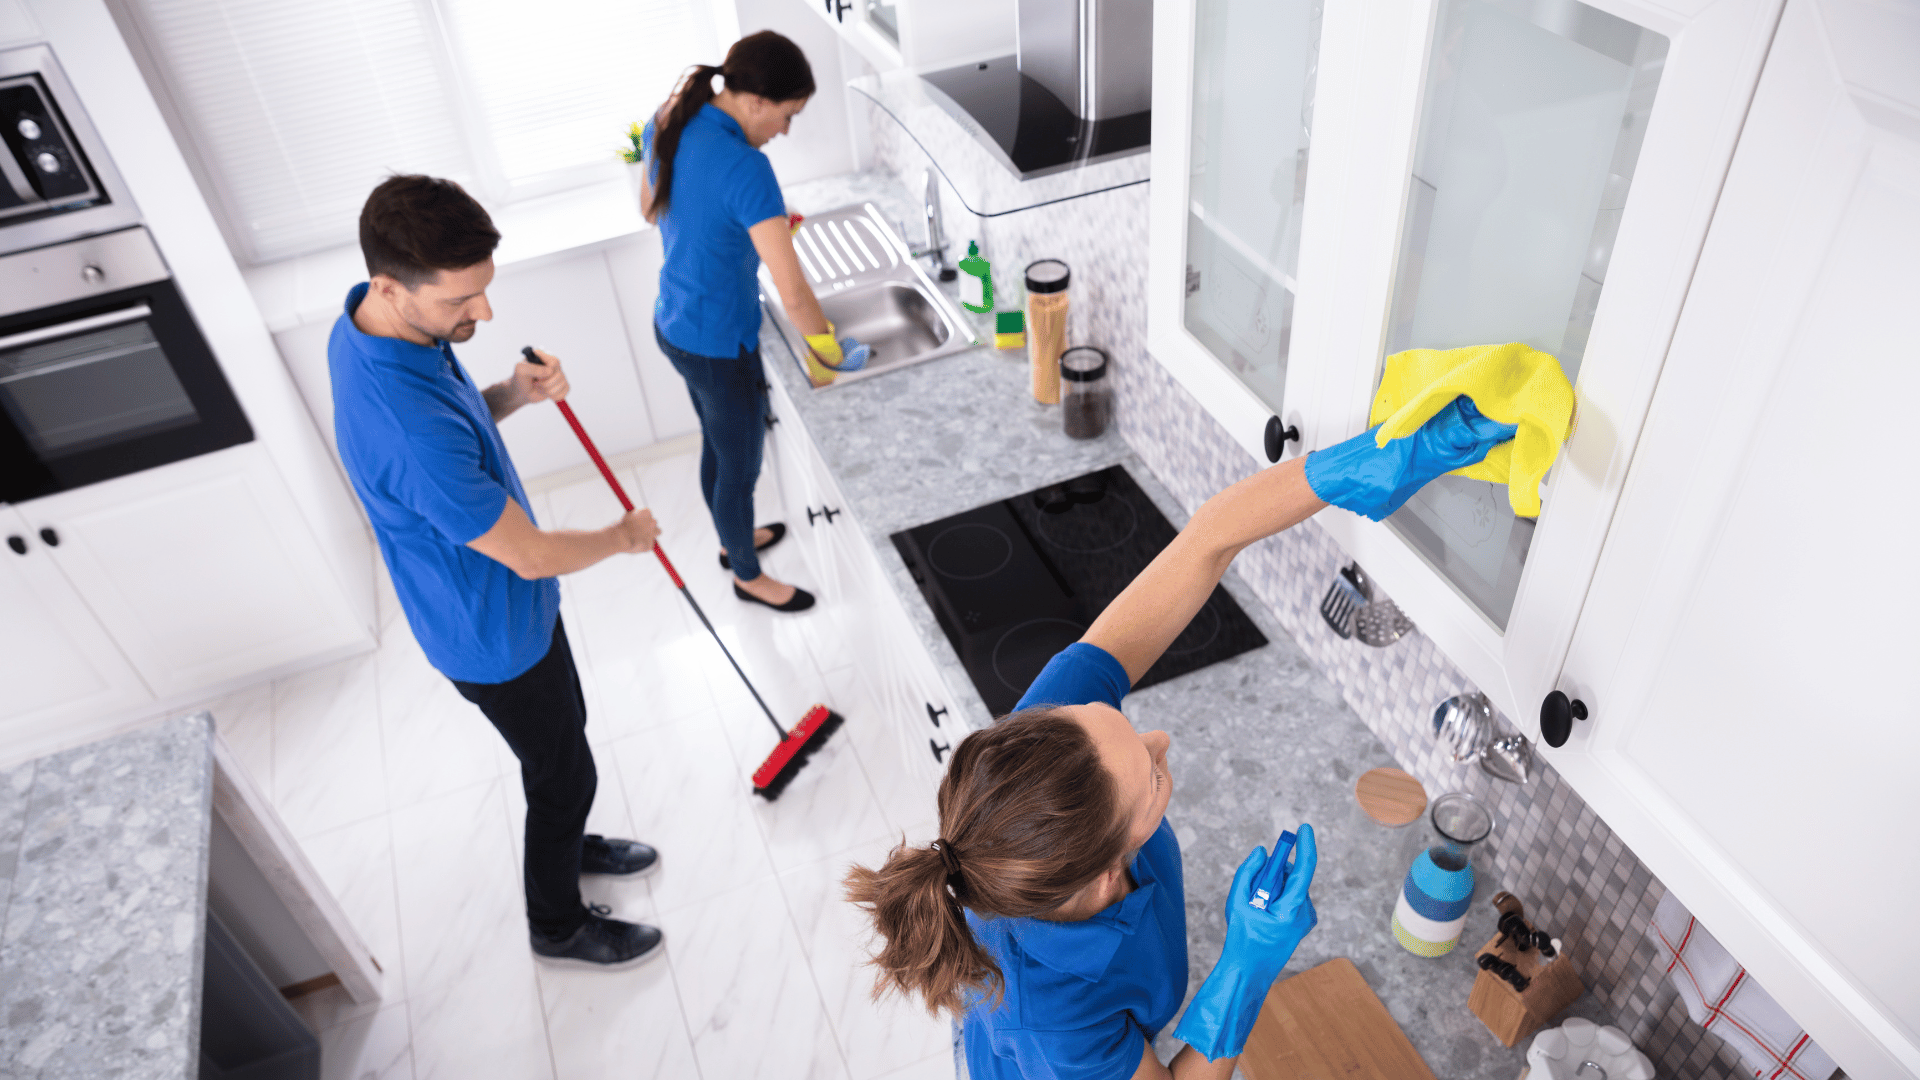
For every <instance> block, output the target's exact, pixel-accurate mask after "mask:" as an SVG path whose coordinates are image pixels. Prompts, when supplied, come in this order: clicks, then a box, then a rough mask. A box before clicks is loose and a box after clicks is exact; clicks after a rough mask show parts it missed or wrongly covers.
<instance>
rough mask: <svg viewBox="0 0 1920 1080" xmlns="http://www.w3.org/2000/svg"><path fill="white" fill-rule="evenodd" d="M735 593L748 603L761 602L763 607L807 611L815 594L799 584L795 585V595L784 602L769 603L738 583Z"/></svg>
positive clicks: (734, 588) (734, 587) (734, 589)
mask: <svg viewBox="0 0 1920 1080" xmlns="http://www.w3.org/2000/svg"><path fill="white" fill-rule="evenodd" d="M733 595H735V596H737V597H739V598H740V599H742V600H745V601H747V602H748V603H752V604H759V605H760V606H761V607H770V608H772V609H773V610H775V611H805V610H807V609H808V608H810V607H812V606H813V594H812V593H810V592H808V591H807V590H805V589H802V588H800V587H798V586H795V587H794V590H793V595H792V596H790V597H788V598H787V602H786V603H784V604H769V603H767V602H766V601H765V600H762V599H760V598H759V597H757V596H755V595H753V594H752V593H750V592H748V591H747V590H745V589H743V588H741V587H740V586H739V584H738V583H736V584H735V585H734V586H733Z"/></svg>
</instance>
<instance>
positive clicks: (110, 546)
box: [16, 444, 370, 699]
mask: <svg viewBox="0 0 1920 1080" xmlns="http://www.w3.org/2000/svg"><path fill="white" fill-rule="evenodd" d="M16 512H17V513H18V514H19V515H20V517H21V518H23V519H24V520H25V522H26V525H27V527H28V529H29V530H31V532H32V533H33V534H34V536H35V537H36V538H39V537H47V538H50V539H49V540H48V541H47V550H46V555H47V556H48V557H49V558H50V559H51V561H52V562H53V563H54V564H55V565H56V566H57V567H58V568H59V570H60V573H61V574H62V575H63V576H64V577H65V579H66V580H67V582H68V583H69V584H70V585H71V587H72V589H73V591H74V592H75V593H77V594H78V595H79V597H80V598H81V599H82V600H83V601H84V602H85V604H86V607H87V609H88V610H89V611H91V612H92V614H93V616H94V617H95V618H96V619H97V620H98V621H99V624H100V625H101V627H103V628H104V630H105V632H106V634H107V635H108V636H109V637H110V638H111V639H112V640H113V641H114V642H115V643H116V644H117V645H118V646H119V649H120V651H121V652H122V653H124V654H125V656H126V658H127V659H128V660H129V661H130V662H131V663H132V666H133V668H134V670H136V671H138V672H139V674H140V676H141V678H142V679H143V680H144V681H145V683H146V684H147V686H148V687H149V688H151V690H152V691H153V694H154V695H155V696H156V697H158V698H161V699H168V698H174V697H177V696H179V695H182V694H186V693H190V692H193V691H197V690H203V689H210V688H212V687H215V686H219V685H222V684H226V683H230V682H232V681H234V680H236V679H239V678H242V677H245V676H248V675H253V674H256V673H260V672H265V671H269V670H272V669H274V668H277V667H281V666H283V665H287V664H290V663H294V662H296V661H302V660H307V659H309V658H324V657H328V656H338V655H344V654H345V653H347V652H349V651H351V650H352V649H353V648H355V647H360V646H364V645H367V644H370V642H369V641H368V638H367V632H366V629H365V628H364V627H363V626H361V625H360V623H359V621H358V620H357V619H356V618H355V617H354V615H353V613H352V611H351V609H350V608H349V606H348V604H347V601H346V595H345V590H344V588H343V587H342V584H341V583H340V582H339V581H338V580H337V579H336V578H335V577H334V575H333V573H332V572H331V570H330V569H329V568H328V566H327V563H326V561H325V559H324V558H323V556H322V555H321V553H320V550H319V547H318V545H317V544H316V543H315V541H314V539H313V536H312V534H311V533H310V532H309V531H308V529H307V527H306V524H305V522H304V520H303V518H302V517H301V515H300V513H299V510H298V508H297V507H296V506H295V505H294V502H293V499H292V497H291V495H290V494H289V493H288V491H287V489H286V485H285V483H284V482H282V480H281V479H280V476H279V473H278V472H277V471H276V470H275V468H274V465H273V462H272V459H271V458H269V457H268V456H267V453H266V450H265V449H264V448H262V447H260V446H259V445H258V444H248V445H245V446H238V447H234V448H232V449H230V450H224V451H221V452H219V453H215V454H207V455H204V456H202V457H198V458H193V459H191V460H189V461H185V462H180V463H177V464H175V465H170V466H167V467H165V468H162V469H153V470H148V471H147V472H142V473H135V474H133V475H131V476H125V477H121V478H119V479H116V480H110V481H107V482H105V483H100V484H94V485H91V486H88V487H83V488H79V489H76V490H74V491H69V492H63V493H61V494H58V495H52V496H48V497H47V498H44V499H36V500H34V501H32V502H30V503H26V504H24V505H21V506H19V507H17V508H16ZM56 541H57V542H56Z"/></svg>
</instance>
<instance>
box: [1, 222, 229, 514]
mask: <svg viewBox="0 0 1920 1080" xmlns="http://www.w3.org/2000/svg"><path fill="white" fill-rule="evenodd" d="M252 438H253V429H252V427H251V426H250V425H249V424H248V423H247V418H246V414H245V413H243V412H242V411H241V409H240V403H239V402H238V401H237V400H235V398H234V395H233V389H232V387H230V386H229V385H228V384H227V380H226V376H225V375H223V374H222V373H221V371H220V365H219V364H218V363H217V362H216V361H215V360H214V357H213V352H212V350H210V349H209V348H208V347H207V342H206V339H205V338H204V337H202V336H201V333H200V328H199V327H198V326H197V325H196V324H195V323H194V321H193V315H192V313H191V312H189V311H188V310H187V304H186V300H185V299H184V298H183V297H182V296H181V295H180V290H179V288H178V287H176V286H175V285H174V283H173V279H172V278H171V276H170V275H168V273H167V268H166V264H165V263H164V262H163V261H162V260H161V258H160V252H159V250H158V249H157V248H155V247H154V244H153V239H152V238H151V237H150V236H148V235H147V231H146V230H145V229H142V228H133V229H127V230H124V231H122V232H118V233H110V234H108V235H106V236H99V237H90V238H88V239H85V240H76V241H69V242H68V243H65V244H59V245H56V246H54V247H50V248H41V249H39V250H37V251H27V252H19V253H16V254H13V255H8V256H3V257H0V502H25V501H26V500H28V499H33V498H38V497H40V496H42V495H51V494H53V493H55V492H59V491H66V490H69V489H72V488H76V487H81V486H83V485H86V484H92V483H96V482H98V481H101V480H107V479H111V478H113V477H116V476H124V475H126V474H128V473H133V472H139V471H141V470H143V469H151V468H154V467H156V466H159V465H166V464H169V463H171V462H175V461H180V460H183V459H185V458H190V457H195V456H197V455H200V454H206V453H211V452H213V451H215V450H220V449H224V448H226V447H229V446H234V445H237V444H239V443H244V442H248V441H251V440H252Z"/></svg>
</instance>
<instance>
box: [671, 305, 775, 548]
mask: <svg viewBox="0 0 1920 1080" xmlns="http://www.w3.org/2000/svg"><path fill="white" fill-rule="evenodd" d="M653 340H655V341H656V342H659V344H660V351H661V352H663V353H666V354H667V359H668V360H669V361H670V362H672V364H673V369H674V370H675V371H678V372H679V373H680V377H681V378H682V379H685V380H686V381H687V393H688V394H689V395H691V396H692V398H693V412H694V415H696V416H698V417H699V418H700V494H701V496H702V497H704V498H705V499H706V500H707V512H708V513H709V514H711V515H713V530H714V531H715V532H717V533H719V534H720V543H721V546H723V547H725V548H726V549H727V557H728V558H729V559H730V560H732V562H733V574H734V576H735V577H737V578H739V579H740V580H741V581H752V580H753V579H754V578H757V577H759V576H760V559H759V557H758V556H757V555H755V554H754V550H753V485H754V483H755V481H757V480H759V479H760V451H761V449H762V447H763V446H764V445H765V442H766V437H767V391H766V385H765V383H763V382H762V381H761V375H760V349H759V347H758V346H756V347H754V348H752V349H747V348H744V347H743V348H742V349H741V350H740V355H739V356H736V357H731V358H726V359H722V358H720V357H713V356H700V355H698V354H696V353H690V352H688V351H686V350H685V349H680V348H676V347H675V346H674V345H673V343H672V342H669V341H668V340H667V339H666V337H665V336H663V335H662V334H661V333H660V327H659V325H658V324H656V325H655V326H654V328H653Z"/></svg>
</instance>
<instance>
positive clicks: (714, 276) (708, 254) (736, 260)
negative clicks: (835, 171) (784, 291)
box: [646, 105, 787, 359]
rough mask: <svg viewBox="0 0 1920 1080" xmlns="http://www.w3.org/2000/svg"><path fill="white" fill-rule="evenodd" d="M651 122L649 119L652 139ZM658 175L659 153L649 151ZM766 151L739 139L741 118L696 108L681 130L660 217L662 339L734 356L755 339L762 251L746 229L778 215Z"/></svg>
mask: <svg viewBox="0 0 1920 1080" xmlns="http://www.w3.org/2000/svg"><path fill="white" fill-rule="evenodd" d="M652 129H653V125H652V123H651V122H649V123H648V125H647V132H646V135H647V141H648V143H649V145H651V142H652V137H653V130H652ZM651 161H652V164H650V165H649V166H648V169H649V170H651V176H652V177H653V178H654V179H656V180H657V179H658V178H659V170H660V160H659V158H657V157H656V158H652V159H651ZM786 212H787V204H786V202H785V200H783V199H782V198H781V197H780V181H779V180H777V179H775V178H774V175H773V163H772V162H770V161H768V160H767V155H765V154H763V153H761V152H760V151H758V150H756V149H754V148H753V147H752V146H750V145H748V144H747V136H746V133H745V132H743V131H741V130H740V123H739V121H737V120H735V119H734V118H733V117H731V116H728V115H727V114H726V113H725V112H722V111H721V110H720V109H718V108H715V107H714V106H712V105H702V106H701V107H700V111H699V112H697V113H694V114H693V118H692V119H691V120H688V121H687V126H686V128H685V129H683V130H682V131H681V132H680V145H679V147H678V148H677V149H676V150H675V151H674V154H673V187H672V189H671V190H670V191H668V192H667V210H666V213H664V214H662V215H661V216H660V241H661V245H662V247H663V248H664V250H665V258H664V260H663V261H662V264H661V267H660V295H659V298H658V299H656V300H655V301H654V304H653V321H654V324H655V325H656V326H658V327H659V328H660V336H661V337H664V338H666V339H667V340H668V341H669V342H671V343H672V344H673V345H674V346H675V347H676V348H680V349H684V350H686V351H687V352H690V353H694V354H695V355H698V356H714V357H721V358H728V359H730V358H732V357H735V356H738V355H740V350H741V349H752V348H755V347H756V346H757V345H759V343H760V284H759V282H758V281H756V280H755V278H754V274H755V273H756V272H757V271H758V270H759V268H760V255H759V253H758V252H756V251H754V249H753V239H752V237H749V236H748V235H747V230H748V229H751V228H752V227H754V226H755V225H758V224H760V223H761V222H763V221H765V220H767V219H768V218H773V217H783V216H785V215H786Z"/></svg>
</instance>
